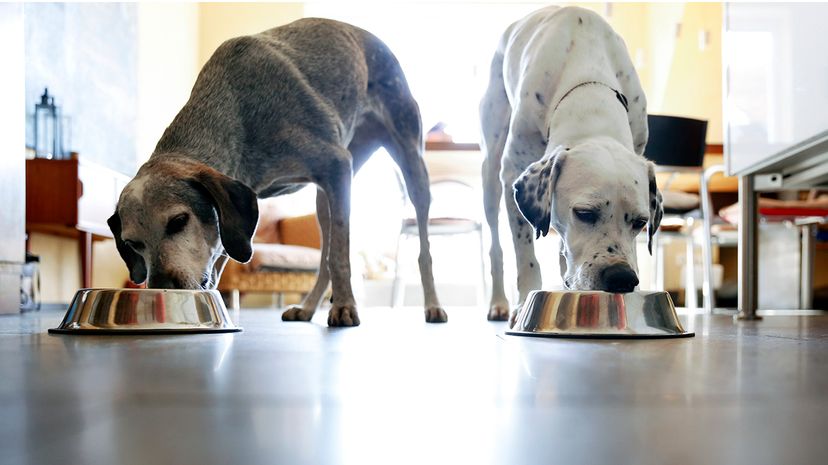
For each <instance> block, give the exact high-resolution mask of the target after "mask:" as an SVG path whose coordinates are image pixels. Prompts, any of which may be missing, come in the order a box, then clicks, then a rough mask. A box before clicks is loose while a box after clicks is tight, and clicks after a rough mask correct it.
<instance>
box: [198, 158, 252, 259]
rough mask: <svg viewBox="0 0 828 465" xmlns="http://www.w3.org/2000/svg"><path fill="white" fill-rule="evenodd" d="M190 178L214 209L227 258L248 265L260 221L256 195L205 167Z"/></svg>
mask: <svg viewBox="0 0 828 465" xmlns="http://www.w3.org/2000/svg"><path fill="white" fill-rule="evenodd" d="M193 178H194V179H193V181H194V182H195V183H196V185H197V186H200V187H201V188H203V189H204V191H205V192H206V193H207V194H208V195H209V197H210V199H211V200H212V202H213V205H214V206H215V207H216V211H217V212H218V218H219V235H220V236H221V245H222V246H224V250H225V251H226V252H227V255H229V256H230V258H232V259H233V260H236V261H237V262H241V263H247V262H249V261H250V258H251V257H252V256H253V234H255V233H256V224H257V223H258V222H259V205H258V203H257V202H256V193H255V192H253V190H252V189H251V188H249V187H247V186H246V185H245V184H244V183H242V182H240V181H236V180H235V179H233V178H231V177H229V176H225V175H224V174H222V173H220V172H218V171H216V170H214V169H212V168H209V167H207V166H204V167H201V168H200V169H198V170H197V171H196V173H195V174H194V177H193Z"/></svg>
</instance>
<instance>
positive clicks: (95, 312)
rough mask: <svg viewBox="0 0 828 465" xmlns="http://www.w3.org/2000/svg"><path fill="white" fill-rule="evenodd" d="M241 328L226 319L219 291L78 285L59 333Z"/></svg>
mask: <svg viewBox="0 0 828 465" xmlns="http://www.w3.org/2000/svg"><path fill="white" fill-rule="evenodd" d="M241 330H242V329H241V328H240V327H238V326H236V325H235V324H233V322H232V321H231V319H230V315H229V314H228V313H227V308H226V307H225V306H224V301H222V299H221V294H219V292H218V291H193V290H183V289H81V290H79V291H78V292H77V293H76V294H75V298H74V299H73V300H72V304H71V305H69V310H67V312H66V316H65V317H64V318H63V322H62V323H61V324H60V326H58V327H57V328H54V329H50V330H49V332H50V333H59V334H183V333H230V332H236V331H241Z"/></svg>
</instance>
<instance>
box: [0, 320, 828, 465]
mask: <svg viewBox="0 0 828 465" xmlns="http://www.w3.org/2000/svg"><path fill="white" fill-rule="evenodd" d="M236 316H237V318H238V320H239V322H240V324H241V325H242V326H243V327H244V332H242V333H236V334H206V335H189V336H156V337H149V336H143V337H128V336H120V337H119V336H114V337H112V336H110V337H93V336H53V335H48V334H47V333H46V329H47V328H49V327H54V326H56V325H57V323H58V322H59V321H60V319H61V317H62V312H55V311H42V312H38V313H32V314H25V315H22V316H11V317H3V318H0V375H1V376H2V383H0V451H2V452H0V463H33V464H49V463H71V464H83V463H101V464H133V463H134V464H139V463H140V464H146V463H176V464H188V463H197V464H213V463H215V464H259V463H261V464H273V463H279V464H294V463H307V464H321V463H347V464H351V463H353V464H374V463H377V464H380V463H382V464H385V463H393V464H399V463H416V464H431V463H451V464H461V463H468V464H485V463H502V464H530V463H538V464H541V463H542V464H546V463H553V462H554V463H728V464H738V463H768V464H771V463H773V464H779V463H818V462H820V461H824V457H825V456H828V455H826V454H828V441H825V440H824V439H822V438H821V436H822V434H821V433H822V432H823V431H825V430H826V427H828V396H826V395H825V392H826V390H828V317H824V316H807V317H794V316H767V317H765V319H764V320H763V321H761V322H758V323H755V322H748V323H734V322H733V321H732V319H731V318H729V317H728V316H712V317H711V316H704V317H703V316H691V317H687V320H688V321H687V326H688V328H689V329H692V330H694V331H695V332H696V334H697V336H696V337H695V338H690V339H672V340H639V341H596V340H588V341H584V340H560V339H538V338H519V337H513V336H504V335H503V330H504V329H505V325H504V324H503V323H489V322H487V321H486V320H485V312H484V311H482V310H479V311H478V310H469V309H462V310H461V309H455V310H454V311H450V312H449V323H448V324H444V325H428V324H426V323H424V322H423V316H422V311H421V310H419V309H413V308H406V309H399V310H393V311H392V310H389V309H366V310H363V311H362V315H361V316H362V326H360V327H358V328H350V329H329V328H327V327H326V326H325V317H326V315H325V313H324V312H320V313H319V314H318V315H317V316H316V318H314V321H313V322H312V323H283V322H282V321H281V320H280V318H279V313H278V312H277V311H273V310H243V311H242V312H241V313H240V314H237V315H236Z"/></svg>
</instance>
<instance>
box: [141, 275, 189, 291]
mask: <svg viewBox="0 0 828 465" xmlns="http://www.w3.org/2000/svg"><path fill="white" fill-rule="evenodd" d="M147 287H149V288H151V289H184V288H185V286H183V283H182V282H181V281H180V280H179V279H178V278H176V277H175V276H168V275H156V276H150V278H149V280H148V282H147Z"/></svg>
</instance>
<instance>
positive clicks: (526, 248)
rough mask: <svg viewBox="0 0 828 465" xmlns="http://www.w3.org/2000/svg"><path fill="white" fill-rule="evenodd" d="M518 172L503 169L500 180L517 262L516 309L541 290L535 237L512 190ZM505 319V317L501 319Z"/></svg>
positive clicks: (541, 282)
mask: <svg viewBox="0 0 828 465" xmlns="http://www.w3.org/2000/svg"><path fill="white" fill-rule="evenodd" d="M519 175H520V172H519V171H518V170H512V169H509V168H507V167H504V170H503V173H502V174H501V178H502V180H503V191H504V192H505V193H506V195H504V197H505V198H506V199H505V200H506V214H507V216H508V218H509V228H510V229H511V230H512V242H513V243H514V245H515V259H516V261H517V284H518V293H519V295H520V300H519V303H518V306H517V307H516V311H517V309H520V307H521V306H522V305H523V302H524V301H525V300H526V297H527V296H528V295H529V292H531V291H535V290H538V289H540V288H541V286H542V285H543V280H542V279H541V272H540V266H539V265H538V260H537V258H536V257H535V237H534V230H533V228H532V225H530V224H529V223H528V222H527V221H526V219H525V218H524V217H523V215H522V214H521V213H520V210H519V209H518V206H517V203H516V202H515V195H514V188H513V187H512V186H513V185H514V183H515V180H517V178H518V176H519ZM503 319H504V320H505V319H506V318H505V317H504V318H503Z"/></svg>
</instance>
